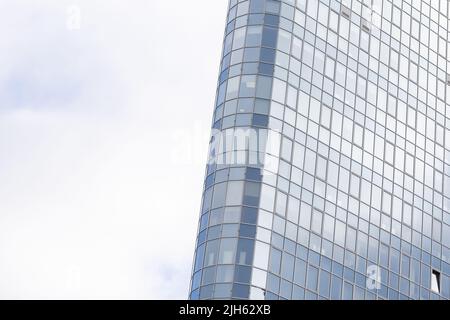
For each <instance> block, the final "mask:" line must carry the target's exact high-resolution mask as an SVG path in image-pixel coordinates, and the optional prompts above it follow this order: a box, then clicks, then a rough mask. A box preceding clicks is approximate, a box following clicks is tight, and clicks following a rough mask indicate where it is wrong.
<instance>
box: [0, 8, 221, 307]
mask: <svg viewBox="0 0 450 320" xmlns="http://www.w3.org/2000/svg"><path fill="white" fill-rule="evenodd" d="M72 4H74V5H78V6H79V7H80V9H81V14H82V16H81V17H82V19H81V29H80V30H75V31H70V30H68V29H67V28H66V19H67V13H66V9H67V6H68V5H72ZM226 5H227V1H225V0H223V1H207V0H201V1H197V2H187V1H181V0H180V1H164V0H158V1H144V0H135V1H100V0H96V1H88V0H84V1H81V0H80V1H71V2H68V1H59V0H58V1H57V0H54V1H50V0H42V1H39V3H37V2H36V1H31V0H18V1H13V2H12V1H9V2H6V1H3V2H2V3H0V39H1V40H0V60H1V61H2V68H0V298H138V299H140V298H144V299H145V298H150V299H152V298H186V297H187V289H188V284H189V276H190V271H191V260H192V255H193V248H194V238H195V232H196V228H197V220H198V210H199V205H200V196H201V187H202V180H203V174H204V163H203V161H202V159H203V158H206V149H207V145H206V140H205V139H204V138H205V132H204V131H206V133H207V132H208V131H209V123H210V119H211V113H212V104H213V100H214V92H215V85H216V79H217V72H218V60H219V57H220V47H221V41H222V32H223V27H224V20H225V11H226ZM3 66H4V67H3ZM198 131H199V132H200V133H198ZM173 132H185V133H186V136H192V137H193V138H196V139H197V140H196V141H195V143H194V144H193V146H194V147H195V151H192V152H191V156H192V155H193V156H194V158H192V157H191V158H190V157H187V158H186V159H185V161H173V159H172V158H171V156H172V155H173V154H174V153H175V154H176V153H177V152H176V151H177V150H175V152H174V148H175V147H185V146H184V145H182V144H181V145H180V144H177V143H175V144H174V140H173V137H174V135H173V134H172V133H173ZM175 142H176V141H175ZM189 142H190V141H189V140H188V141H186V143H189ZM187 150H188V151H189V149H187ZM199 154H200V156H198V155H199ZM193 159H195V160H197V161H193ZM199 159H200V160H199ZM178 160H179V159H178Z"/></svg>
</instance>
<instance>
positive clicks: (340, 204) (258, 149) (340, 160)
mask: <svg viewBox="0 0 450 320" xmlns="http://www.w3.org/2000/svg"><path fill="white" fill-rule="evenodd" d="M449 7H450V5H449V2H448V0H341V1H338V0H239V1H238V0H230V2H229V11H228V18H227V26H226V32H225V39H224V45H223V56H222V61H221V68H220V76H219V83H218V89H217V99H216V104H215V109H214V117H213V125H212V127H213V134H212V135H211V145H212V146H213V147H212V148H211V151H210V155H209V156H210V158H209V161H208V165H207V169H206V178H205V184H204V190H203V197H202V206H201V213H200V222H199V229H198V237H197V242H196V251H195V257H194V263H193V270H192V280H191V288H190V296H189V298H190V299H450V76H449V75H450V62H449V55H448V52H449V51H450V44H449V41H450V32H449V31H450V29H449ZM238 132H239V134H237V133H238ZM228 135H231V136H232V138H231V140H230V139H228V140H226V139H223V136H228ZM241 136H244V138H245V139H243V140H242V139H241V140H242V141H241V143H240V144H239V143H236V142H235V140H236V139H239V137H241ZM255 139H256V140H257V141H258V143H252V140H255ZM219 140H220V141H221V143H217V142H218V141H219ZM223 141H228V142H230V141H232V142H231V143H226V142H225V143H224V142H223ZM269 141H271V142H270V143H269ZM269 146H270V148H269Z"/></svg>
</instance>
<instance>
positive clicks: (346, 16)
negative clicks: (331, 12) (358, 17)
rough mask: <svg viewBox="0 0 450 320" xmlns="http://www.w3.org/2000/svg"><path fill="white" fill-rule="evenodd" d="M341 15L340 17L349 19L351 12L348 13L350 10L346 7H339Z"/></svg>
mask: <svg viewBox="0 0 450 320" xmlns="http://www.w3.org/2000/svg"><path fill="white" fill-rule="evenodd" d="M341 15H342V16H343V17H344V18H347V19H350V16H351V11H350V9H349V8H347V7H344V6H341Z"/></svg>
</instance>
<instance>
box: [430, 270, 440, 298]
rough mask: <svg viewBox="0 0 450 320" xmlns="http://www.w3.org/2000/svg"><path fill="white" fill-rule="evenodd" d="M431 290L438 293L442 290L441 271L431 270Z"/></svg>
mask: <svg viewBox="0 0 450 320" xmlns="http://www.w3.org/2000/svg"><path fill="white" fill-rule="evenodd" d="M431 290H432V291H433V292H436V293H440V292H441V273H440V272H439V271H436V270H433V271H432V272H431Z"/></svg>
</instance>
